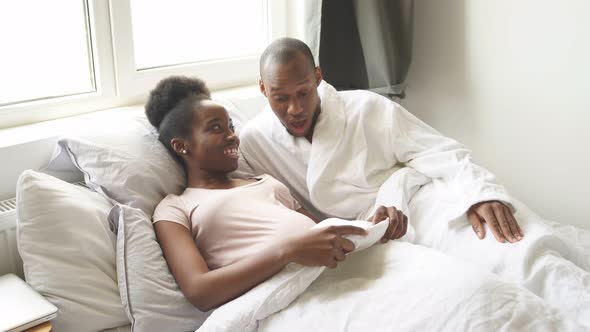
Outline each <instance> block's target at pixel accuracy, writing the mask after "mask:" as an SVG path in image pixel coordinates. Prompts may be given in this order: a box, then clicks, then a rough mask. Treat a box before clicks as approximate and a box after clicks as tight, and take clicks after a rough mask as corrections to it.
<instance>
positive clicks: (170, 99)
mask: <svg viewBox="0 0 590 332" xmlns="http://www.w3.org/2000/svg"><path fill="white" fill-rule="evenodd" d="M205 99H211V92H210V91H209V89H208V88H207V85H205V82H203V81H202V80H200V79H198V78H190V77H185V76H171V77H168V78H165V79H163V80H161V81H160V82H159V83H158V85H157V86H156V88H155V89H154V90H152V91H151V92H150V96H149V99H148V101H147V103H146V105H145V115H146V116H147V118H148V120H149V121H150V123H151V124H152V125H153V126H154V127H156V128H157V129H158V133H159V137H158V139H159V140H160V142H162V144H164V146H165V147H166V148H167V149H168V151H169V152H170V153H171V154H172V156H174V157H175V158H176V160H178V161H179V162H180V163H181V164H183V160H182V158H181V157H180V156H179V155H178V154H177V153H176V152H175V151H174V149H173V148H172V145H171V144H170V140H172V139H173V138H175V137H182V138H187V137H189V136H190V133H191V129H192V123H193V116H194V112H193V108H194V106H195V104H196V103H198V102H199V101H201V100H205Z"/></svg>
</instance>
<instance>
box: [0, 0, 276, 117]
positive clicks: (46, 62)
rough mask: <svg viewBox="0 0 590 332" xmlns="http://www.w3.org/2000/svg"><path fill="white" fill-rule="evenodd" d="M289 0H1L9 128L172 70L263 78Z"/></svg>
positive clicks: (231, 79) (242, 80)
mask: <svg viewBox="0 0 590 332" xmlns="http://www.w3.org/2000/svg"><path fill="white" fill-rule="evenodd" d="M286 3H287V0H169V1H156V0H112V1H106V0H69V1H65V0H56V1H32V0H19V1H4V2H0V31H2V33H1V34H0V45H2V49H3V52H0V73H1V74H0V91H2V92H1V94H0V128H3V127H11V126H16V125H20V124H25V123H31V122H37V121H43V120H48V119H52V118H58V117H63V116H68V115H73V114H79V113H85V112H90V111H95V110H100V109H106V108H110V107H116V106H122V105H129V104H132V103H138V102H143V101H144V100H145V97H146V96H147V93H148V92H149V90H150V89H152V88H153V87H154V86H155V85H156V84H157V82H158V81H159V80H160V79H162V78H164V77H166V76H169V75H189V76H190V75H194V76H198V77H200V78H202V79H204V80H205V81H206V82H207V84H208V85H209V87H210V88H212V89H220V88H226V87H227V88H229V87H233V86H239V85H245V84H255V83H256V82H257V79H258V57H259V56H260V53H261V52H262V50H263V49H264V47H265V45H266V44H267V43H268V41H269V40H271V39H274V38H276V37H279V36H284V35H286V30H287V28H286V27H287V22H286V21H287V20H286V17H287V15H286V8H287V4H286ZM6 32H8V33H6Z"/></svg>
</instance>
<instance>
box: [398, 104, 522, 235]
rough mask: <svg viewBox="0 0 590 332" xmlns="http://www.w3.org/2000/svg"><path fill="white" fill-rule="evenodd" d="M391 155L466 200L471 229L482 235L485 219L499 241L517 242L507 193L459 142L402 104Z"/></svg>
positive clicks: (399, 108)
mask: <svg viewBox="0 0 590 332" xmlns="http://www.w3.org/2000/svg"><path fill="white" fill-rule="evenodd" d="M392 135H393V137H392V138H393V146H394V153H395V157H396V159H397V160H398V161H399V162H402V163H405V164H406V165H407V166H409V167H411V168H413V169H415V170H417V171H418V172H420V173H422V174H424V175H426V176H428V177H429V178H439V179H442V180H444V181H445V182H446V183H447V184H449V185H450V189H451V191H452V192H453V193H455V194H456V195H458V196H459V197H462V198H463V199H462V201H464V202H466V206H464V211H467V215H468V220H469V222H470V223H471V225H472V227H473V229H474V232H476V234H477V235H478V236H479V237H480V238H483V237H484V236H485V230H484V227H483V224H482V223H487V224H488V227H490V229H491V231H492V233H493V234H494V236H495V237H496V239H497V240H498V241H499V242H505V240H506V239H507V240H508V241H509V242H517V241H519V240H520V239H522V236H523V234H522V231H521V230H520V227H519V226H518V223H517V222H516V219H515V218H514V215H513V211H512V210H513V209H512V206H511V205H510V203H509V196H508V194H507V193H506V191H505V189H504V187H503V186H501V185H499V184H498V183H497V182H496V179H495V176H494V175H493V174H492V173H490V172H489V171H488V170H486V169H485V168H483V167H481V166H479V165H477V164H475V163H473V162H472V160H471V154H470V151H469V150H468V149H466V148H465V147H464V146H463V145H462V144H460V143H458V142H457V141H455V140H453V139H451V138H448V137H445V136H443V135H441V134H440V133H438V132H437V131H436V130H434V129H433V128H431V127H430V126H428V125H427V124H425V123H424V122H422V121H420V120H419V119H418V118H416V117H415V116H413V115H412V114H410V113H409V112H408V111H406V110H405V109H403V108H402V107H397V109H396V112H395V116H394V128H393V130H392Z"/></svg>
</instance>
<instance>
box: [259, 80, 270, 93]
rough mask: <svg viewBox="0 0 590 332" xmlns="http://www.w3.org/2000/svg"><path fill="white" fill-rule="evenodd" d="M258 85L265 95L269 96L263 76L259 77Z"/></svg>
mask: <svg viewBox="0 0 590 332" xmlns="http://www.w3.org/2000/svg"><path fill="white" fill-rule="evenodd" d="M258 87H259V88H260V92H262V94H263V95H264V96H265V97H268V96H267V95H266V87H265V86H264V82H262V78H259V79H258Z"/></svg>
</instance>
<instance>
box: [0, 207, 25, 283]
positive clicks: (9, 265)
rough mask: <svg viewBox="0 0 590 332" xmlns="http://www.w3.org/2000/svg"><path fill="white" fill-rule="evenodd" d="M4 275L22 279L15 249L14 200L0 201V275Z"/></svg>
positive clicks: (19, 260) (20, 264) (18, 257)
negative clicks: (10, 274)
mask: <svg viewBox="0 0 590 332" xmlns="http://www.w3.org/2000/svg"><path fill="white" fill-rule="evenodd" d="M6 273H14V274H16V275H18V276H19V277H21V278H24V275H23V261H22V260H21V258H20V255H19V254H18V249H17V247H16V198H11V199H7V200H4V201H0V275H3V274H6Z"/></svg>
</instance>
